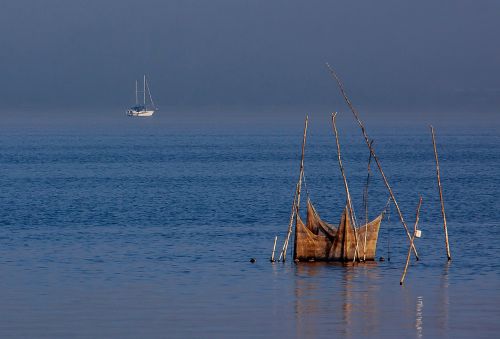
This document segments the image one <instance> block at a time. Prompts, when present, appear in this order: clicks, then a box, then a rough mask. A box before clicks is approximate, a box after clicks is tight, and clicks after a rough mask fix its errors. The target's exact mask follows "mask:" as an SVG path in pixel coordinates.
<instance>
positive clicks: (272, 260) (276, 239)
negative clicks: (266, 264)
mask: <svg viewBox="0 0 500 339" xmlns="http://www.w3.org/2000/svg"><path fill="white" fill-rule="evenodd" d="M276 241H278V236H277V235H276V236H275V237H274V246H273V253H272V254H271V262H275V261H276V260H274V252H275V251H276Z"/></svg>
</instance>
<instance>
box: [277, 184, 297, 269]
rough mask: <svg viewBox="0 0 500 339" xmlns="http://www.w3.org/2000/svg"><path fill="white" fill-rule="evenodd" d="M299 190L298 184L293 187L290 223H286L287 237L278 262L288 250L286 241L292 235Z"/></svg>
mask: <svg viewBox="0 0 500 339" xmlns="http://www.w3.org/2000/svg"><path fill="white" fill-rule="evenodd" d="M298 189H299V183H297V184H296V185H295V194H294V196H293V203H292V211H291V212H290V221H289V222H288V230H287V237H286V238H285V241H284V242H283V248H282V249H281V253H280V257H279V259H278V261H281V258H283V253H285V249H286V248H288V239H290V234H291V233H292V225H293V218H294V217H295V211H296V209H295V204H296V203H297V191H298Z"/></svg>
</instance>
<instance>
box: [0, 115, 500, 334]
mask: <svg viewBox="0 0 500 339" xmlns="http://www.w3.org/2000/svg"><path fill="white" fill-rule="evenodd" d="M120 119H124V118H121V117H120ZM328 121H329V119H328V117H326V118H325V121H324V122H325V123H324V124H323V123H322V124H320V123H319V122H318V121H311V130H310V132H309V134H308V139H307V147H306V156H305V178H306V179H305V184H306V186H304V187H303V190H302V193H303V194H302V197H303V198H304V199H305V197H307V196H308V197H309V198H310V199H311V201H313V203H314V204H315V206H316V209H317V210H318V212H319V214H320V215H321V217H322V218H323V219H324V220H326V221H328V222H331V223H338V221H339V220H340V214H341V212H342V209H343V206H344V205H345V192H344V186H343V181H342V177H341V175H340V172H339V167H338V163H337V160H336V156H337V153H336V148H335V141H334V140H335V139H334V138H333V136H332V134H331V132H330V130H329V127H328ZM318 126H320V127H318ZM323 126H326V127H323ZM351 127H352V128H341V129H340V140H341V147H342V156H343V161H344V166H345V169H346V174H347V176H348V180H349V185H350V186H349V187H350V190H351V194H352V196H353V200H354V207H355V210H356V214H357V217H358V220H363V219H364V214H365V212H364V208H363V199H362V193H363V189H364V186H365V183H366V178H367V163H368V157H369V153H368V151H367V148H366V145H365V144H364V141H363V139H362V137H361V133H360V131H359V130H358V129H357V128H356V127H355V126H351ZM368 132H369V134H370V136H371V137H372V138H373V139H374V140H375V143H374V146H375V149H376V152H377V154H378V155H379V158H380V161H381V164H382V168H383V169H384V171H385V174H386V175H387V177H388V178H389V182H390V184H391V185H392V187H393V189H394V192H395V195H396V198H397V200H398V203H399V204H400V206H401V210H402V211H403V215H404V218H405V220H406V222H407V224H408V227H410V228H413V223H414V221H415V213H416V207H417V203H418V199H419V196H420V195H421V196H422V198H423V204H422V209H421V213H420V222H419V225H418V227H419V229H421V230H422V237H421V238H419V239H417V240H416V246H417V249H418V251H419V254H420V257H421V260H420V261H418V262H416V261H415V259H414V257H412V259H411V264H410V266H409V269H408V274H407V276H406V280H405V283H404V285H403V286H400V284H399V281H400V278H401V274H402V272H403V268H404V264H405V260H406V254H407V251H408V245H409V244H408V239H407V238H406V235H405V233H404V229H403V226H402V225H401V223H400V222H399V219H398V216H397V214H396V212H395V209H394V207H390V208H389V211H388V213H387V215H386V217H385V218H384V220H383V222H382V225H381V230H380V238H379V242H378V248H377V257H384V259H385V261H378V260H377V261H375V262H371V263H367V264H358V265H352V264H351V265H340V264H322V263H298V264H295V263H293V262H292V260H291V252H289V254H288V257H287V259H288V260H287V261H286V262H285V263H282V262H275V263H271V262H270V261H269V258H270V256H271V250H272V246H273V240H274V236H275V235H277V236H278V247H281V246H282V243H283V240H284V238H285V234H286V230H287V226H288V220H289V216H290V210H291V204H292V199H293V192H294V187H295V184H296V182H297V179H298V175H299V161H300V144H301V141H302V126H301V123H300V122H299V123H298V124H296V125H295V127H294V128H288V129H287V130H272V129H253V130H252V129H238V130H234V129H231V128H227V129H219V130H211V129H210V128H206V129H203V128H197V129H196V130H190V129H189V128H185V129H183V130H175V129H173V128H168V127H166V126H164V125H162V124H159V125H158V124H156V123H155V120H154V118H153V119H150V120H147V121H146V120H140V119H132V120H127V121H126V122H123V123H121V124H119V125H117V126H116V125H113V124H108V125H107V126H99V127H95V128H91V127H82V128H77V127H75V126H72V127H70V128H67V127H64V126H57V127H52V128H36V127H30V128H25V127H23V126H21V125H19V126H17V125H16V126H9V127H2V128H1V134H0V174H1V175H0V206H1V208H0V301H1V305H0V337H2V338H58V337H61V338H111V337H117V338H141V337H142V338H243V337H245V338H255V337H265V338H266V337H267V338H297V337H301V338H315V337H329V338H331V337H352V338H357V337H378V338H387V337H396V338H403V337H405V338H422V337H429V338H431V337H450V338H459V337H463V338H470V337H475V338H479V337H483V338H491V337H497V336H498V333H500V292H499V290H500V194H499V187H500V170H499V167H500V136H499V133H498V130H495V129H485V128H476V129H475V128H437V130H436V132H437V142H438V152H439V156H440V165H441V179H442V185H443V189H444V199H445V207H446V214H447V219H448V229H449V238H450V247H451V255H452V258H453V259H452V261H451V262H447V260H446V252H445V242H444V233H443V224H442V218H441V214H440V205H439V195H438V190H437V183H436V169H435V162H434V154H433V148H432V140H431V137H430V133H429V130H428V128H427V127H426V126H423V127H421V128H420V127H419V128H410V127H406V128H387V127H385V128H372V129H370V128H369V129H368ZM371 170H372V176H371V179H370V185H369V198H368V206H369V218H370V219H372V218H375V217H376V215H378V213H380V212H381V211H382V210H383V209H384V207H385V206H386V203H387V200H388V193H387V190H386V188H385V186H384V185H383V182H382V180H381V177H380V174H379V173H378V171H377V168H376V167H375V166H374V164H373V163H372V166H371ZM304 204H305V200H302V206H304ZM291 248H292V246H290V249H291ZM250 258H255V259H256V262H255V263H250Z"/></svg>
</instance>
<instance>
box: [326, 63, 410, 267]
mask: <svg viewBox="0 0 500 339" xmlns="http://www.w3.org/2000/svg"><path fill="white" fill-rule="evenodd" d="M326 67H327V68H328V70H329V71H330V74H331V75H332V77H333V78H334V79H335V81H337V84H338V86H339V88H340V92H341V93H342V96H343V97H344V100H345V101H346V103H347V106H349V108H350V109H351V112H352V114H353V115H354V118H355V119H356V121H357V122H358V125H359V127H360V128H361V132H362V133H363V136H364V138H365V142H366V145H367V146H368V148H369V149H370V152H371V154H372V157H373V159H374V160H375V163H376V164H377V167H378V170H379V172H380V174H381V175H382V179H383V180H384V183H385V186H386V187H387V190H388V191H389V194H390V196H391V199H392V201H393V202H394V206H396V211H397V212H398V215H399V220H400V221H401V223H402V224H403V227H404V228H405V231H406V235H407V237H408V239H410V240H411V235H410V231H409V230H408V226H407V225H406V222H405V220H404V218H403V213H402V212H401V209H400V208H399V205H398V203H397V201H396V197H395V196H394V193H393V192H392V188H391V186H390V185H389V181H388V180H387V178H386V176H385V174H384V171H382V166H381V165H380V161H379V160H378V158H377V155H376V154H375V150H374V148H373V147H372V145H371V144H370V139H369V138H368V134H367V133H366V129H365V126H364V125H363V123H362V122H361V120H360V119H359V115H358V112H357V111H356V109H355V108H354V106H353V105H352V103H351V101H350V100H349V98H348V97H347V94H346V92H345V90H344V85H343V84H342V82H341V81H340V78H339V77H338V76H337V73H335V71H334V70H333V69H332V68H331V67H330V65H329V64H326ZM413 252H414V253H415V257H416V258H417V260H419V257H418V253H417V249H416V247H415V246H414V245H413Z"/></svg>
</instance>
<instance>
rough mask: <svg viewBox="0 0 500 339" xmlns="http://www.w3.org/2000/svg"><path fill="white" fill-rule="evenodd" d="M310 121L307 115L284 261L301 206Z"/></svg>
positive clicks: (284, 247)
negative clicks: (294, 219)
mask: <svg viewBox="0 0 500 339" xmlns="http://www.w3.org/2000/svg"><path fill="white" fill-rule="evenodd" d="M308 121H309V116H308V115H306V121H305V123H304V135H303V138H302V155H301V159H300V174H299V183H298V184H297V197H296V199H295V201H294V203H293V204H292V208H295V212H293V211H292V217H291V218H290V220H291V222H290V224H289V225H288V234H287V237H286V241H285V244H284V246H283V253H282V254H283V262H284V261H285V260H286V252H287V250H288V243H289V242H290V235H291V234H292V225H293V216H294V214H298V213H299V207H300V191H301V189H302V177H303V176H304V153H305V149H306V138H307V124H308Z"/></svg>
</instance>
